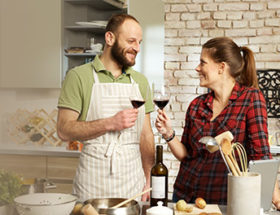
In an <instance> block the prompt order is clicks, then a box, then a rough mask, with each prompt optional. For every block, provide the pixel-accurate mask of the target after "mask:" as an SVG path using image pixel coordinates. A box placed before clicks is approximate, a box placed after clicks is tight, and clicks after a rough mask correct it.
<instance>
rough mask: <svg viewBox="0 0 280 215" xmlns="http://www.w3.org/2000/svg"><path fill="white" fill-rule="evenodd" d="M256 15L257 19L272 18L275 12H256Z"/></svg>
mask: <svg viewBox="0 0 280 215" xmlns="http://www.w3.org/2000/svg"><path fill="white" fill-rule="evenodd" d="M256 14H257V17H258V19H262V18H272V17H274V15H275V12H274V11H268V10H265V11H260V12H257V13H256Z"/></svg>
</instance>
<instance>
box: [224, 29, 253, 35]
mask: <svg viewBox="0 0 280 215" xmlns="http://www.w3.org/2000/svg"><path fill="white" fill-rule="evenodd" d="M225 35H226V36H227V37H236V36H240V35H242V36H256V30H255V29H232V30H226V31H225Z"/></svg>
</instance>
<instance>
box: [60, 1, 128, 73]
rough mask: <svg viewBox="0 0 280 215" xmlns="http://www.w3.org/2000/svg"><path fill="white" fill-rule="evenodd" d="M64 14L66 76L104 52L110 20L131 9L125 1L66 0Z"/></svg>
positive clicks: (64, 64)
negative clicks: (115, 15) (69, 71)
mask: <svg viewBox="0 0 280 215" xmlns="http://www.w3.org/2000/svg"><path fill="white" fill-rule="evenodd" d="M63 11H64V12H63V14H64V16H63V27H64V37H63V49H64V56H63V74H65V73H66V72H67V71H68V70H69V69H71V68H73V67H75V66H78V65H81V64H83V63H86V62H89V61H91V60H92V59H93V58H94V56H95V55H97V54H99V53H101V52H102V49H103V46H104V33H105V26H106V24H107V21H108V19H109V18H110V17H111V16H112V15H113V14H116V13H126V11H127V9H126V4H125V3H124V2H123V1H117V0H87V1H85V0H64V1H63Z"/></svg>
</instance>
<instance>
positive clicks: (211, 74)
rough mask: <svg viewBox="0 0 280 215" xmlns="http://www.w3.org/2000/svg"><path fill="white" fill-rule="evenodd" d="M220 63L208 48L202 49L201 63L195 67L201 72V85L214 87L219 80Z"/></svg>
mask: <svg viewBox="0 0 280 215" xmlns="http://www.w3.org/2000/svg"><path fill="white" fill-rule="evenodd" d="M220 65H221V64H220V63H216V62H214V61H213V60H212V59H211V58H210V56H209V54H208V51H207V49H202V51H201V54H200V64H199V65H198V66H197V67H196V68H195V70H196V71H197V72H198V74H199V80H200V86H201V87H207V88H210V89H212V88H213V87H214V86H215V85H216V84H217V83H218V81H219V80H221V78H220V75H219V69H220Z"/></svg>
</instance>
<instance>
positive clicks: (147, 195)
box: [141, 184, 150, 202]
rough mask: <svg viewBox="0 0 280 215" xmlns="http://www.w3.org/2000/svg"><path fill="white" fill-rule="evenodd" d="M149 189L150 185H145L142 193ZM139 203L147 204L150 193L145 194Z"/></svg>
mask: <svg viewBox="0 0 280 215" xmlns="http://www.w3.org/2000/svg"><path fill="white" fill-rule="evenodd" d="M149 188H150V185H147V184H146V185H145V186H144V188H143V191H145V190H147V189H149ZM141 201H142V202H147V201H150V192H147V193H144V194H143V195H142V197H141Z"/></svg>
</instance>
